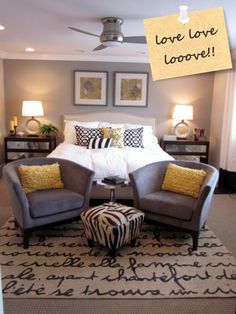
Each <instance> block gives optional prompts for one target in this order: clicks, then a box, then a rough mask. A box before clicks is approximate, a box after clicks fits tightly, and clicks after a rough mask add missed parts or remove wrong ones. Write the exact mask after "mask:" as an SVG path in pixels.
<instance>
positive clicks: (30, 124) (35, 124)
mask: <svg viewBox="0 0 236 314" xmlns="http://www.w3.org/2000/svg"><path fill="white" fill-rule="evenodd" d="M25 128H26V131H27V133H28V136H38V133H39V129H40V122H39V121H38V120H36V119H35V118H34V117H32V118H30V119H28V120H27V121H26V123H25Z"/></svg>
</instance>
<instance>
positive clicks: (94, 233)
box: [81, 203, 144, 257]
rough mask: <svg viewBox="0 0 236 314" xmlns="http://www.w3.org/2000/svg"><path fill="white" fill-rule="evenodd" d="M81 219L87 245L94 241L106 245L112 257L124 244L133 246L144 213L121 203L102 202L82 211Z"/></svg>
mask: <svg viewBox="0 0 236 314" xmlns="http://www.w3.org/2000/svg"><path fill="white" fill-rule="evenodd" d="M81 219H82V222H83V225H84V229H85V234H86V238H87V240H88V244H89V246H92V245H93V241H95V242H97V243H99V244H101V245H103V246H106V247H108V248H109V249H110V255H111V256H112V257H114V256H115V255H116V250H117V249H118V248H120V247H121V246H123V245H124V244H127V243H129V242H130V243H131V245H132V246H135V242H136V238H137V237H138V235H139V232H140V228H141V226H142V223H143V220H144V213H143V212H141V211H139V210H137V209H135V208H133V207H128V206H124V205H121V204H116V203H115V204H112V206H111V205H109V204H103V205H100V206H97V207H93V208H90V209H88V210H86V211H84V212H82V213H81Z"/></svg>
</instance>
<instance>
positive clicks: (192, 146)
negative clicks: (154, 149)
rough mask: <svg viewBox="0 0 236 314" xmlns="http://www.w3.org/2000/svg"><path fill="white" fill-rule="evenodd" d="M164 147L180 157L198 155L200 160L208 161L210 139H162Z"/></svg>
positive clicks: (166, 150) (177, 157)
mask: <svg viewBox="0 0 236 314" xmlns="http://www.w3.org/2000/svg"><path fill="white" fill-rule="evenodd" d="M160 144H161V147H162V149H163V150H164V151H165V152H167V153H168V154H170V155H171V156H173V157H175V156H176V159H180V156H192V157H195V156H196V157H198V158H199V159H200V162H203V163H206V164H207V163H208V159H209V141H191V140H175V141H168V140H161V143H160Z"/></svg>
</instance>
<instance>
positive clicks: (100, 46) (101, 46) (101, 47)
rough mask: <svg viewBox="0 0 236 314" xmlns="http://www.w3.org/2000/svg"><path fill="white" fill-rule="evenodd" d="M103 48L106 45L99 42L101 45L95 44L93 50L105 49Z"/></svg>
mask: <svg viewBox="0 0 236 314" xmlns="http://www.w3.org/2000/svg"><path fill="white" fill-rule="evenodd" d="M105 48H107V46H105V45H103V44H101V45H99V46H97V47H96V48H94V49H93V51H97V50H102V49H105Z"/></svg>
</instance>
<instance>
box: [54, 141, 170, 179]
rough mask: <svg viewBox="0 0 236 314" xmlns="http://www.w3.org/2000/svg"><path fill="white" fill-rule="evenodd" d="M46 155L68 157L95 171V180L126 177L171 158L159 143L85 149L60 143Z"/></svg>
mask: <svg viewBox="0 0 236 314" xmlns="http://www.w3.org/2000/svg"><path fill="white" fill-rule="evenodd" d="M48 157H56V158H62V159H69V160H72V161H74V162H76V163H79V164H81V165H83V166H85V167H87V168H89V169H92V170H94V171H95V180H101V179H103V178H104V177H106V176H110V175H119V176H121V177H122V178H126V179H128V174H129V172H132V171H134V170H136V169H137V168H140V167H142V166H144V165H146V164H150V163H152V162H155V161H160V160H173V157H171V156H170V155H169V154H167V153H166V152H164V151H163V149H162V148H161V147H160V146H159V144H155V145H153V146H152V147H151V148H150V147H148V148H131V147H127V148H122V149H121V148H116V147H110V148H105V149H87V148H86V147H82V146H77V145H74V144H68V143H62V144H60V145H59V146H57V148H56V149H55V150H54V151H53V152H51V153H50V154H49V155H48Z"/></svg>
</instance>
